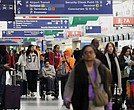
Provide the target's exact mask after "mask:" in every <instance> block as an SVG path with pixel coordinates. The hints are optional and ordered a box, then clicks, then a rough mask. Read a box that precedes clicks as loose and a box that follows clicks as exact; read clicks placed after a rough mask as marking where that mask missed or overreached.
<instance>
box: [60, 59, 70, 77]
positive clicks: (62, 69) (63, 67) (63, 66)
mask: <svg viewBox="0 0 134 110" xmlns="http://www.w3.org/2000/svg"><path fill="white" fill-rule="evenodd" d="M64 57H65V61H62V63H61V64H60V66H59V68H58V71H57V77H64V76H67V75H68V72H67V70H66V64H65V63H67V65H68V66H69V68H70V70H72V67H71V66H70V64H69V62H68V61H67V59H66V56H64Z"/></svg>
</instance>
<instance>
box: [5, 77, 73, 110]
mask: <svg viewBox="0 0 134 110" xmlns="http://www.w3.org/2000/svg"><path fill="white" fill-rule="evenodd" d="M10 83H11V79H10V77H9V75H8V76H7V84H10ZM59 86H60V83H59ZM59 88H60V87H59ZM37 91H38V92H37V93H36V94H35V95H36V98H31V97H25V96H23V97H22V98H21V109H20V110H67V109H66V108H65V107H63V106H62V104H63V102H62V99H61V94H59V99H58V100H52V99H53V98H54V97H51V96H48V100H41V99H40V96H39V83H38V90H37ZM59 93H60V92H59ZM71 110H72V109H71Z"/></svg>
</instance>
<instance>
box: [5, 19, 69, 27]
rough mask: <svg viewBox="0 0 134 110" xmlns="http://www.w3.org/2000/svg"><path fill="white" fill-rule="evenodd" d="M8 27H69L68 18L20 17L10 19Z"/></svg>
mask: <svg viewBox="0 0 134 110" xmlns="http://www.w3.org/2000/svg"><path fill="white" fill-rule="evenodd" d="M7 28H8V29H67V28H69V20H68V19H45V20H44V19H40V20H36V19H18V20H15V21H8V24H7Z"/></svg>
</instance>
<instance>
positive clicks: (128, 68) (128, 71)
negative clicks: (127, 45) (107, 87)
mask: <svg viewBox="0 0 134 110" xmlns="http://www.w3.org/2000/svg"><path fill="white" fill-rule="evenodd" d="M124 59H125V63H128V62H130V61H131V58H130V55H129V56H128V57H126V56H124ZM125 70H126V71H127V73H128V75H129V74H130V71H131V70H132V69H131V66H125Z"/></svg>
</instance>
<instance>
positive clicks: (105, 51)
mask: <svg viewBox="0 0 134 110" xmlns="http://www.w3.org/2000/svg"><path fill="white" fill-rule="evenodd" d="M109 44H111V45H112V46H113V55H114V56H115V57H117V52H116V49H115V46H114V44H113V43H112V42H109V43H107V45H106V47H105V50H104V54H106V53H107V52H108V46H109Z"/></svg>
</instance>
